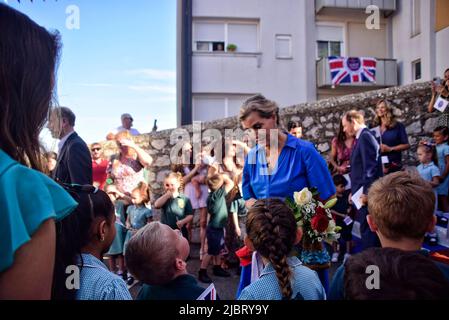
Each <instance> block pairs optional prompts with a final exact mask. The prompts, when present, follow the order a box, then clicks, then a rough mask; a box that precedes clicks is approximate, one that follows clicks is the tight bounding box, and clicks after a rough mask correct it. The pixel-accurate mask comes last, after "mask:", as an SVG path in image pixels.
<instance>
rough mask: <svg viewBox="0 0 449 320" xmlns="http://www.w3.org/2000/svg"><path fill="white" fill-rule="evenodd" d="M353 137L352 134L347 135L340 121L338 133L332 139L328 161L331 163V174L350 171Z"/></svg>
mask: <svg viewBox="0 0 449 320" xmlns="http://www.w3.org/2000/svg"><path fill="white" fill-rule="evenodd" d="M354 142H355V139H354V137H352V136H347V135H346V133H345V132H344V131H343V125H342V122H341V121H340V127H339V128H338V134H337V136H336V137H335V138H333V139H332V143H331V154H330V159H329V163H330V164H331V165H332V167H333V170H332V173H333V174H346V173H349V171H350V165H349V164H350V162H351V153H352V148H353V147H354Z"/></svg>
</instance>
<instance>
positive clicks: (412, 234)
mask: <svg viewBox="0 0 449 320" xmlns="http://www.w3.org/2000/svg"><path fill="white" fill-rule="evenodd" d="M368 210H369V213H370V214H369V215H368V216H367V220H368V224H369V227H370V229H371V230H372V231H373V232H376V234H377V235H378V236H379V240H380V242H381V244H382V247H383V248H387V247H388V248H396V249H401V250H403V251H410V252H418V253H420V254H422V255H423V256H428V254H429V252H428V251H425V250H421V246H422V243H423V240H424V235H425V234H426V232H431V231H432V230H433V229H434V228H435V223H436V218H435V216H434V211H435V194H434V191H433V189H432V187H431V186H430V184H429V183H428V182H427V181H424V180H423V179H421V177H419V176H418V175H416V174H411V173H408V172H395V173H391V174H389V175H387V176H385V177H383V178H380V179H378V180H377V181H376V182H374V183H373V185H372V186H371V188H370V190H369V192H368ZM428 259H430V258H428ZM350 261H351V259H348V260H347V261H346V263H345V264H344V265H342V266H340V267H339V268H338V269H337V271H336V272H335V274H334V278H333V280H332V284H331V287H330V292H329V299H331V300H343V299H345V297H346V295H345V291H344V273H345V268H346V266H347V265H349V264H350ZM433 263H435V265H436V266H437V267H438V269H439V270H440V271H441V272H442V273H443V274H444V276H445V278H446V279H449V265H446V264H443V263H440V262H437V261H433ZM442 298H443V297H442Z"/></svg>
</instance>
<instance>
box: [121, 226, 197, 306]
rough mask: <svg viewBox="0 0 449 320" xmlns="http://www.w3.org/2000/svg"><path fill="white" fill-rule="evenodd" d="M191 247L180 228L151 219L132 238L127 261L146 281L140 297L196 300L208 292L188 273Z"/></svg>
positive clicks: (131, 268)
mask: <svg viewBox="0 0 449 320" xmlns="http://www.w3.org/2000/svg"><path fill="white" fill-rule="evenodd" d="M189 252H190V246H189V242H188V241H187V239H186V238H184V237H183V236H182V234H181V232H180V231H179V230H177V229H176V230H174V229H172V228H170V227H169V226H168V225H165V224H162V223H160V222H151V223H150V224H148V225H146V226H145V227H144V228H142V229H140V230H139V231H138V232H137V233H136V234H135V235H134V237H132V239H131V240H130V241H129V244H128V248H127V251H126V264H127V266H128V268H129V270H130V271H131V273H132V274H133V275H134V276H135V277H136V278H137V279H139V280H140V281H142V282H143V283H144V285H143V287H142V289H141V291H140V293H139V295H138V297H137V300H196V299H197V298H198V297H199V296H200V295H201V294H202V293H203V291H204V288H202V287H200V286H199V285H198V284H197V282H196V280H195V278H194V277H193V276H191V275H189V274H188V273H187V263H186V259H187V257H188V256H189Z"/></svg>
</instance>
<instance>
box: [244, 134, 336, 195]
mask: <svg viewBox="0 0 449 320" xmlns="http://www.w3.org/2000/svg"><path fill="white" fill-rule="evenodd" d="M305 187H308V188H312V187H315V188H317V189H318V191H319V193H320V198H321V199H323V200H326V199H328V198H330V197H331V196H333V195H334V194H335V186H334V183H333V181H332V177H331V175H330V173H329V170H328V168H327V164H326V161H324V159H323V158H322V157H321V155H320V154H319V153H318V151H316V149H315V147H314V146H313V144H312V143H310V142H307V141H303V140H300V139H298V138H295V137H293V136H292V135H290V134H288V135H287V141H286V143H285V145H284V147H283V148H282V151H281V154H280V155H279V158H278V162H277V165H276V167H275V168H274V169H273V171H272V172H271V174H270V172H269V169H268V167H267V161H266V155H265V149H264V148H263V147H261V146H260V145H257V146H256V147H254V148H253V149H251V150H250V152H249V154H248V156H247V157H246V159H245V167H244V168H243V188H242V189H243V198H244V199H245V200H248V199H251V198H254V199H266V198H281V199H284V198H286V197H290V198H293V193H294V192H296V191H301V190H302V189H303V188H305Z"/></svg>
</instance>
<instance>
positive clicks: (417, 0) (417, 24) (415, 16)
mask: <svg viewBox="0 0 449 320" xmlns="http://www.w3.org/2000/svg"><path fill="white" fill-rule="evenodd" d="M411 12H412V14H411V17H412V37H414V36H417V35H418V34H420V33H421V0H412V1H411Z"/></svg>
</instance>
